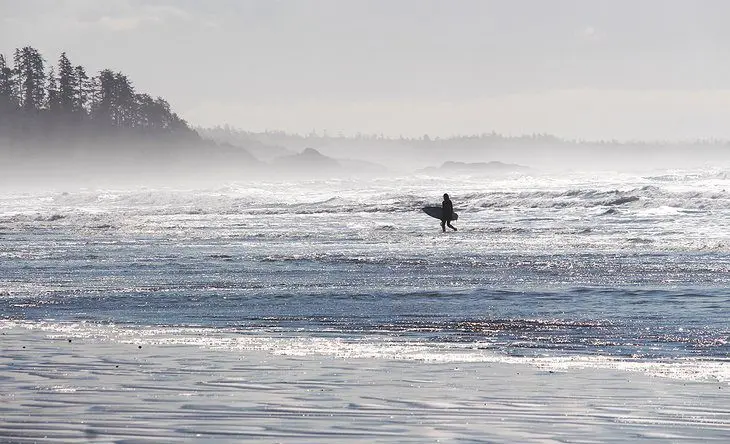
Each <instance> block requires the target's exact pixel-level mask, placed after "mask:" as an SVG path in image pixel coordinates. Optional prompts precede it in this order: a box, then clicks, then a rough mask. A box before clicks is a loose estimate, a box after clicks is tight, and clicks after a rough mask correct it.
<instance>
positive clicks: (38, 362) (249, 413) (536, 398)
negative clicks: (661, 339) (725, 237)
mask: <svg viewBox="0 0 730 444" xmlns="http://www.w3.org/2000/svg"><path fill="white" fill-rule="evenodd" d="M1 331H2V336H0V344H1V347H0V348H1V350H2V354H1V355H0V381H2V391H1V392H0V418H1V420H0V442H3V443H31V442H44V443H45V442H48V443H51V442H58V443H61V442H63V443H67V442H83V443H86V442H91V443H95V442H98V443H107V442H120V443H121V442H149V443H161V442H206V443H209V442H216V443H217V442H243V441H245V442H267V443H268V442H308V443H321V442H332V443H341V442H412V443H422V442H519V443H525V442H596V443H598V442H600V443H604V442H636V441H643V440H652V441H655V442H722V443H724V442H729V441H730V386H728V384H727V383H718V382H688V381H682V380H676V379H670V378H661V377H652V376H647V375H645V374H641V373H634V372H627V371H622V370H610V369H570V370H569V371H566V372H560V371H548V370H544V369H539V368H536V367H534V366H529V365H520V364H505V363H484V362H481V363H453V362H452V363H429V362H422V361H406V360H389V359H362V358H357V359H351V358H341V357H335V356H319V355H307V356H286V355H280V354H276V353H272V352H271V351H268V350H221V349H212V348H201V347H198V346H191V345H150V344H148V343H144V344H135V343H128V342H120V341H108V340H100V339H98V338H89V337H73V336H71V335H69V336H66V337H64V336H63V335H57V334H56V335H49V334H48V332H44V331H40V330H35V329H27V328H23V327H18V326H11V327H9V328H4V329H2V330H1ZM69 339H70V342H69ZM140 347H141V348H140Z"/></svg>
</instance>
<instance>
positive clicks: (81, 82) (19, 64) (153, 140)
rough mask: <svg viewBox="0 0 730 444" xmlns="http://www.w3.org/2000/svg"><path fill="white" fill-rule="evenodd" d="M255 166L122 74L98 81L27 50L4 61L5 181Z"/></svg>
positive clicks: (0, 64)
mask: <svg viewBox="0 0 730 444" xmlns="http://www.w3.org/2000/svg"><path fill="white" fill-rule="evenodd" d="M253 162H255V159H254V158H253V157H252V156H250V155H249V154H248V153H247V152H246V151H245V150H242V149H234V148H233V147H221V146H218V145H216V144H215V143H213V142H210V141H205V140H203V139H202V138H201V137H200V136H199V135H198V133H197V132H196V131H194V130H193V129H191V128H190V127H189V126H188V124H187V123H186V122H185V120H183V119H182V118H181V117H180V116H178V115H177V114H176V113H175V112H174V111H173V110H172V108H171V106H170V104H169V103H168V102H167V101H166V100H165V99H163V98H162V97H155V96H153V95H151V94H148V93H145V92H140V91H137V89H136V88H135V86H134V83H133V82H132V80H131V79H130V78H129V77H128V76H127V75H126V74H124V73H122V72H118V71H113V70H111V69H102V70H101V71H98V72H97V73H95V74H92V73H90V72H89V70H88V69H87V68H85V67H84V66H82V65H77V64H74V63H72V61H71V59H70V58H69V57H68V56H67V54H66V53H65V52H64V53H62V54H60V56H59V57H58V59H57V62H55V63H49V62H48V61H47V60H46V59H45V58H44V56H43V55H42V54H41V53H40V52H39V51H38V50H37V49H35V48H33V47H30V46H26V47H24V48H19V49H16V50H15V51H14V53H13V54H12V57H9V56H8V57H6V56H5V55H4V54H0V173H2V177H3V178H4V179H5V181H7V180H19V179H22V177H24V176H25V177H27V176H29V175H30V176H33V178H34V179H38V178H41V179H42V178H50V177H54V178H56V179H62V178H63V177H64V176H70V175H74V176H76V177H78V176H79V175H81V176H88V177H91V176H95V175H97V176H98V175H99V174H103V175H108V174H109V172H110V171H112V170H113V171H112V173H113V174H117V175H119V176H125V175H128V176H130V177H131V176H135V175H138V173H144V174H147V175H155V174H159V175H164V174H167V173H170V172H172V173H190V172H191V169H192V168H193V167H195V168H205V167H206V166H209V167H211V168H212V167H217V166H219V164H223V165H227V169H228V170H229V172H233V171H235V170H236V168H237V167H240V168H243V169H245V168H246V167H247V166H249V167H250V164H251V163H253Z"/></svg>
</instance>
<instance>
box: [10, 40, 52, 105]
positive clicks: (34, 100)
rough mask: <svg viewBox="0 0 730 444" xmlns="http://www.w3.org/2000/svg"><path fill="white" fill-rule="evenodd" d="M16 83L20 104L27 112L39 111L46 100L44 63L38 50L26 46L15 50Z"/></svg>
mask: <svg viewBox="0 0 730 444" xmlns="http://www.w3.org/2000/svg"><path fill="white" fill-rule="evenodd" d="M13 62H14V64H15V82H16V85H17V90H18V103H19V105H20V107H21V108H22V109H23V110H24V111H26V112H29V111H38V110H40V109H41V108H42V106H43V101H44V98H45V93H46V91H45V85H44V84H45V79H46V76H45V70H44V61H43V57H42V56H41V54H40V53H39V52H38V50H37V49H35V48H31V47H30V46H26V47H24V48H22V49H16V50H15V56H14V60H13Z"/></svg>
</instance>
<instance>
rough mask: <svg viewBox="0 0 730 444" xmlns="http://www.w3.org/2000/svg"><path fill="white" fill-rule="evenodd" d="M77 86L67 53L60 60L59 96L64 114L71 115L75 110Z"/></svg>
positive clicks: (62, 54)
mask: <svg viewBox="0 0 730 444" xmlns="http://www.w3.org/2000/svg"><path fill="white" fill-rule="evenodd" d="M75 84H76V74H75V72H74V67H73V65H71V62H70V61H69V60H68V57H66V53H65V52H64V53H61V57H60V58H59V59H58V96H59V104H60V109H61V111H62V112H63V113H64V114H70V113H71V112H73V111H74V110H75V102H76V97H75V95H76V85H75Z"/></svg>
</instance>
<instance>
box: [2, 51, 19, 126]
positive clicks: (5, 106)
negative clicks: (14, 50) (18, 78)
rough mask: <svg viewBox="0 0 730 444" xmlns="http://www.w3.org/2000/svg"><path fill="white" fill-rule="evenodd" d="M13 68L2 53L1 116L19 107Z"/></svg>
mask: <svg viewBox="0 0 730 444" xmlns="http://www.w3.org/2000/svg"><path fill="white" fill-rule="evenodd" d="M14 80H15V79H14V78H13V70H12V68H10V67H9V66H8V64H7V62H6V61H5V56H4V55H2V54H0V116H3V115H5V114H6V113H10V112H11V111H12V110H14V109H15V108H16V107H17V101H16V100H15V82H14Z"/></svg>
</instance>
